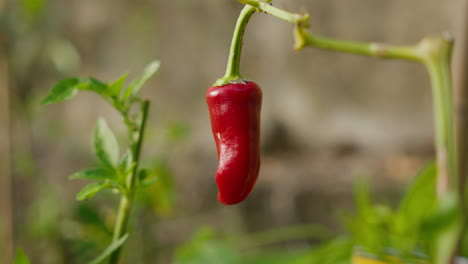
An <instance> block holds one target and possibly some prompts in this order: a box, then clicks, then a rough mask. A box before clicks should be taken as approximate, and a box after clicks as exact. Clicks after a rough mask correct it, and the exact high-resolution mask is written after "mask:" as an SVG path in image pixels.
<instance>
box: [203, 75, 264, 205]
mask: <svg viewBox="0 0 468 264" xmlns="http://www.w3.org/2000/svg"><path fill="white" fill-rule="evenodd" d="M206 102H207V103H208V108H209V111H210V119H211V128H212V131H213V137H214V140H215V142H216V149H217V151H218V158H219V164H218V170H217V171H216V184H217V185H218V200H219V201H220V202H221V203H223V204H225V205H232V204H237V203H240V202H242V201H243V200H244V199H245V198H246V197H247V196H248V195H249V193H250V191H251V190H252V188H253V187H254V185H255V182H256V181H257V177H258V173H259V171H260V110H261V107H262V90H261V89H260V87H259V86H258V85H257V84H255V83H253V82H245V83H235V84H227V85H224V86H213V87H210V88H209V89H208V91H207V92H206Z"/></svg>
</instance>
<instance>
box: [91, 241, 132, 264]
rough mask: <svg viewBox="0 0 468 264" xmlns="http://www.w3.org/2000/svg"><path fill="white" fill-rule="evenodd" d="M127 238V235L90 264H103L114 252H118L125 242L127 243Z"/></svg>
mask: <svg viewBox="0 0 468 264" xmlns="http://www.w3.org/2000/svg"><path fill="white" fill-rule="evenodd" d="M127 238H128V234H125V235H123V236H122V237H121V238H120V239H119V240H117V241H115V242H113V243H112V244H110V245H109V246H108V247H107V248H106V249H105V250H104V252H102V253H101V255H99V256H98V257H97V258H95V259H94V260H92V261H90V262H89V264H99V263H102V262H103V261H104V260H105V259H106V258H107V257H109V256H110V255H111V254H112V253H113V252H114V251H116V250H117V249H119V248H120V247H121V246H122V245H123V244H124V243H125V241H127Z"/></svg>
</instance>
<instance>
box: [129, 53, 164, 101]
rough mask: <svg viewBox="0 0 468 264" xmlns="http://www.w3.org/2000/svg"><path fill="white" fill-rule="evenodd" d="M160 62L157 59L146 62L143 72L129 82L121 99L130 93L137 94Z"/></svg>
mask: <svg viewBox="0 0 468 264" xmlns="http://www.w3.org/2000/svg"><path fill="white" fill-rule="evenodd" d="M160 64H161V63H160V62H159V61H153V62H151V63H150V64H148V66H146V68H145V70H144V71H143V74H142V75H141V76H140V77H139V78H138V79H136V80H134V81H133V82H131V83H130V85H129V86H128V87H127V89H126V90H125V93H124V94H123V99H124V100H126V99H128V98H129V97H130V95H135V94H137V93H138V92H139V91H140V90H141V87H142V86H143V85H144V84H145V83H146V81H148V80H149V78H151V76H153V75H154V74H155V73H156V72H157V71H158V70H159V66H160Z"/></svg>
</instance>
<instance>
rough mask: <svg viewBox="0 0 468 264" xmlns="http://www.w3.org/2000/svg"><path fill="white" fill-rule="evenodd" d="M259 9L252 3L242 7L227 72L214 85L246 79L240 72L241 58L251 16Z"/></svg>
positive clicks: (233, 37)
mask: <svg viewBox="0 0 468 264" xmlns="http://www.w3.org/2000/svg"><path fill="white" fill-rule="evenodd" d="M268 2H271V0H266V1H265V2H264V3H268ZM257 11H258V10H257V8H255V7H253V6H250V5H246V6H244V8H243V9H242V11H241V13H240V15H239V18H238V19H237V23H236V28H235V29H234V34H233V36H232V41H231V47H230V50H229V59H228V63H227V67H226V73H225V74H224V77H222V78H220V79H218V80H217V81H216V82H215V83H214V86H223V85H226V84H228V83H239V82H244V81H245V78H244V77H243V76H242V75H241V74H240V59H241V55H242V46H243V41H244V33H245V29H246V27H247V24H248V23H249V20H250V18H251V17H252V15H253V14H254V13H255V12H257Z"/></svg>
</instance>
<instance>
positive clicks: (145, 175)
mask: <svg viewBox="0 0 468 264" xmlns="http://www.w3.org/2000/svg"><path fill="white" fill-rule="evenodd" d="M150 174H151V172H150V170H149V169H141V170H140V173H139V174H138V179H140V181H144V180H146V178H148V176H149V175H150Z"/></svg>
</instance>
